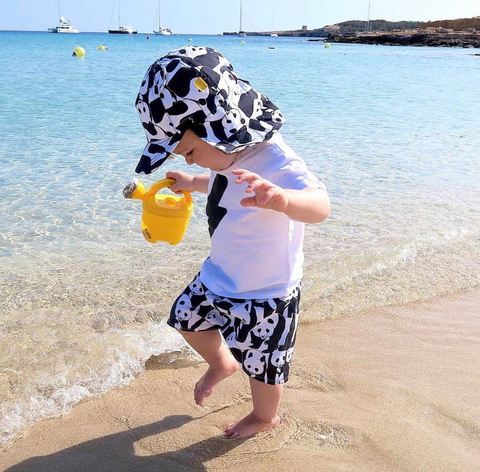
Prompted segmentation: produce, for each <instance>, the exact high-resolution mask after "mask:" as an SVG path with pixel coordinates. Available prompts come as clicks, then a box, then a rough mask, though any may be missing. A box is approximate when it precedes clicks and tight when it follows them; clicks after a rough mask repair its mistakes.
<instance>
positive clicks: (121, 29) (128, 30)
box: [108, 25, 137, 34]
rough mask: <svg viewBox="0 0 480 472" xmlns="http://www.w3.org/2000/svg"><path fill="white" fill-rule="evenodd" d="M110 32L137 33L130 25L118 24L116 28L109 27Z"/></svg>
mask: <svg viewBox="0 0 480 472" xmlns="http://www.w3.org/2000/svg"><path fill="white" fill-rule="evenodd" d="M108 32H109V33H110V34H137V30H134V29H133V28H132V27H131V26H120V25H119V26H118V29H109V30H108Z"/></svg>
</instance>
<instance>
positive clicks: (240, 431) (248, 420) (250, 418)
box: [224, 411, 280, 439]
mask: <svg viewBox="0 0 480 472" xmlns="http://www.w3.org/2000/svg"><path fill="white" fill-rule="evenodd" d="M279 424H280V417H279V416H275V418H273V419H272V420H271V421H262V420H260V419H259V418H257V417H256V416H255V415H254V414H253V411H252V412H251V413H249V414H248V415H247V416H245V418H242V419H241V420H240V421H238V422H237V423H234V424H231V425H229V426H227V427H226V428H225V430H224V433H225V436H227V437H228V438H238V439H241V438H248V437H250V436H253V435H254V434H257V433H260V432H261V431H267V430H269V429H272V428H275V426H278V425H279Z"/></svg>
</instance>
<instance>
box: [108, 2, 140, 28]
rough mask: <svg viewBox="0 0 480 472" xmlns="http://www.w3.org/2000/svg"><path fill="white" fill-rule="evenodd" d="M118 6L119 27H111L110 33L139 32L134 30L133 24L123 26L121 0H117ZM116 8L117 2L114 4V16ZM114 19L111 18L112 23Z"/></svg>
mask: <svg viewBox="0 0 480 472" xmlns="http://www.w3.org/2000/svg"><path fill="white" fill-rule="evenodd" d="M116 3H117V8H118V29H109V30H108V32H109V33H110V34H137V30H134V29H133V28H132V27H131V26H121V18H122V16H121V15H120V0H117V2H116ZM114 10H115V2H114V4H113V10H112V16H113V12H114ZM111 23H112V20H111V19H110V24H111Z"/></svg>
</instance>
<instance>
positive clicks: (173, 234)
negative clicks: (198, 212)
mask: <svg viewBox="0 0 480 472" xmlns="http://www.w3.org/2000/svg"><path fill="white" fill-rule="evenodd" d="M174 183H175V180H173V179H162V180H159V181H158V182H155V183H154V184H152V185H151V186H150V188H149V189H148V190H145V187H144V185H143V183H142V181H141V180H139V179H134V180H133V181H132V182H130V183H129V184H128V185H127V186H126V187H125V188H124V189H123V196H124V197H125V198H133V199H137V200H142V202H143V210H142V233H143V235H144V236H145V239H146V240H147V241H148V242H150V243H156V242H157V241H167V242H169V243H170V244H171V245H174V244H178V243H179V242H180V241H181V240H182V238H183V235H184V234H185V231H186V230H187V226H188V222H189V220H190V215H191V214H192V211H193V203H192V196H191V195H190V192H187V191H186V190H185V191H183V196H177V195H165V194H158V195H157V192H158V191H159V190H161V189H162V188H164V187H170V186H172V185H173V184H174Z"/></svg>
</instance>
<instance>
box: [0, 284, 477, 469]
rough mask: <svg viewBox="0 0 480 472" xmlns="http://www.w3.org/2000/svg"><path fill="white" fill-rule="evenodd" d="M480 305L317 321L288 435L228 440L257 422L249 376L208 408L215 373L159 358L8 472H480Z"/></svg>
mask: <svg viewBox="0 0 480 472" xmlns="http://www.w3.org/2000/svg"><path fill="white" fill-rule="evenodd" d="M479 365H480V292H478V291H477V292H471V293H467V294H462V295H458V296H455V297H451V298H443V299H437V300H434V301H431V302H427V303H423V304H412V305H403V306H399V307H387V308H384V309H381V310H378V311H375V312H371V313H364V314H362V315H360V316H355V317H350V318H344V319H337V320H328V321H323V322H315V321H304V322H303V323H302V324H301V327H300V330H299V336H298V341H297V348H296V357H295V359H294V364H293V375H292V378H291V381H290V382H289V383H288V384H287V387H286V389H285V394H284V400H283V404H282V420H283V421H282V423H281V425H280V426H279V427H277V428H276V429H275V430H272V431H270V432H267V433H262V434H259V435H257V436H256V437H254V438H250V439H248V440H241V441H238V440H230V439H225V438H223V436H222V430H223V428H224V426H225V425H226V424H228V423H230V422H232V421H234V420H235V419H237V418H240V417H242V416H243V415H245V414H247V413H248V412H249V409H250V402H249V390H248V380H247V378H246V376H245V375H244V374H242V373H241V372H237V373H236V374H235V375H233V376H232V377H231V378H230V379H228V380H226V381H225V382H223V383H222V384H220V386H219V387H218V388H217V390H216V392H215V393H214V394H213V395H212V396H211V397H210V398H209V399H208V400H207V402H206V407H199V406H197V405H195V404H194V402H193V399H192V391H193V386H194V384H195V382H196V380H197V379H198V378H199V377H200V376H201V375H202V373H203V371H204V370H205V366H206V364H204V363H199V362H198V361H196V360H195V359H193V358H192V359H191V360H185V361H175V362H171V363H169V359H168V358H162V359H151V360H150V361H149V362H148V364H147V370H146V372H145V374H143V375H141V376H140V377H139V378H137V379H136V380H135V381H133V382H132V383H131V384H130V385H129V386H127V387H123V388H118V389H115V390H113V391H111V392H110V393H108V394H107V395H105V396H104V397H102V398H96V399H91V400H88V401H85V402H83V403H82V404H80V405H78V406H77V407H76V408H74V409H73V411H71V412H70V413H68V414H67V415H65V416H64V417H62V418H57V419H51V420H46V421H43V422H41V423H39V424H37V425H36V426H34V427H31V428H30V429H29V430H28V431H27V432H26V434H25V436H24V437H23V438H21V439H18V440H17V441H16V442H15V443H14V444H13V445H12V446H11V447H10V448H9V449H7V450H4V451H3V452H2V455H1V459H0V469H1V470H2V471H5V470H8V471H12V472H13V471H29V472H32V471H38V472H40V471H45V472H47V471H48V472H52V471H62V472H63V471H69V472H72V471H100V470H101V471H105V472H108V471H112V472H113V471H125V472H126V471H145V472H147V471H154V470H155V471H158V470H161V471H202V470H205V471H210V470H229V471H245V470H256V471H272V470H279V471H287V470H288V471H318V470H335V471H449V472H452V471H463V472H465V471H478V470H480V369H479Z"/></svg>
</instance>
